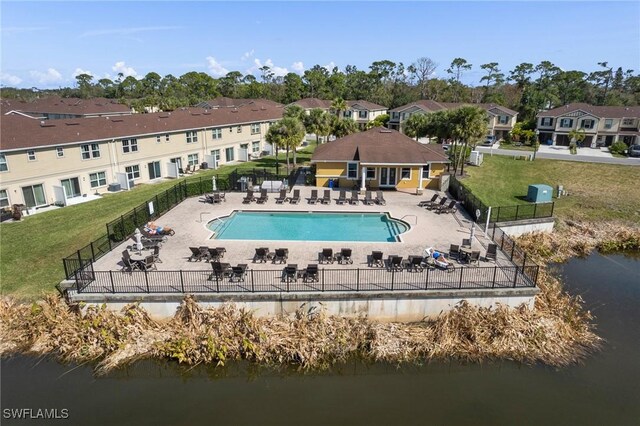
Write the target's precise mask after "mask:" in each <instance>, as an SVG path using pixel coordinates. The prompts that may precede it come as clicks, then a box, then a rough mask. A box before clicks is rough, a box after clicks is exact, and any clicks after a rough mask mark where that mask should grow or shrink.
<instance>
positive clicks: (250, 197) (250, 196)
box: [242, 189, 256, 204]
mask: <svg viewBox="0 0 640 426" xmlns="http://www.w3.org/2000/svg"><path fill="white" fill-rule="evenodd" d="M255 200H256V197H254V196H253V190H251V189H248V190H247V195H246V196H245V197H244V198H243V199H242V203H243V204H249V203H251V202H252V201H255Z"/></svg>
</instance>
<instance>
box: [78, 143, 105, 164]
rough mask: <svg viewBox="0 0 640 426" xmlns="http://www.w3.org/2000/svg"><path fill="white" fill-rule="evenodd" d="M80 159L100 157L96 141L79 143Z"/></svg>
mask: <svg viewBox="0 0 640 426" xmlns="http://www.w3.org/2000/svg"><path fill="white" fill-rule="evenodd" d="M80 151H81V152H82V159H83V160H89V159H91V158H100V146H99V145H98V144H97V143H92V144H86V145H80Z"/></svg>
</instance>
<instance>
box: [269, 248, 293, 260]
mask: <svg viewBox="0 0 640 426" xmlns="http://www.w3.org/2000/svg"><path fill="white" fill-rule="evenodd" d="M287 259H289V249H286V248H279V249H276V252H275V255H274V256H273V263H276V262H279V263H285V262H286V261H287Z"/></svg>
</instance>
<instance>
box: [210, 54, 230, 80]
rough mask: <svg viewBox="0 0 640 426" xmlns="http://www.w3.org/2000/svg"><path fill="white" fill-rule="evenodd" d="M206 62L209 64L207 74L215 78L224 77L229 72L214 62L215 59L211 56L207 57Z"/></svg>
mask: <svg viewBox="0 0 640 426" xmlns="http://www.w3.org/2000/svg"><path fill="white" fill-rule="evenodd" d="M207 62H208V63H209V65H208V67H209V72H210V73H211V74H212V75H213V76H215V77H222V76H225V75H227V73H228V72H229V70H228V69H226V68H225V67H223V66H222V65H221V64H220V63H219V62H218V61H216V58H214V57H213V56H207Z"/></svg>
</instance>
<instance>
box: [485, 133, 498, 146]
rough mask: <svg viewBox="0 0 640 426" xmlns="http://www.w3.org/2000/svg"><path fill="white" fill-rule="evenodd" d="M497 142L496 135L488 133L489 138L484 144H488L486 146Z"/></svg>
mask: <svg viewBox="0 0 640 426" xmlns="http://www.w3.org/2000/svg"><path fill="white" fill-rule="evenodd" d="M495 143H496V137H495V136H493V135H488V136H487V139H485V141H484V143H483V144H482V145H486V146H493V144H495Z"/></svg>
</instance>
